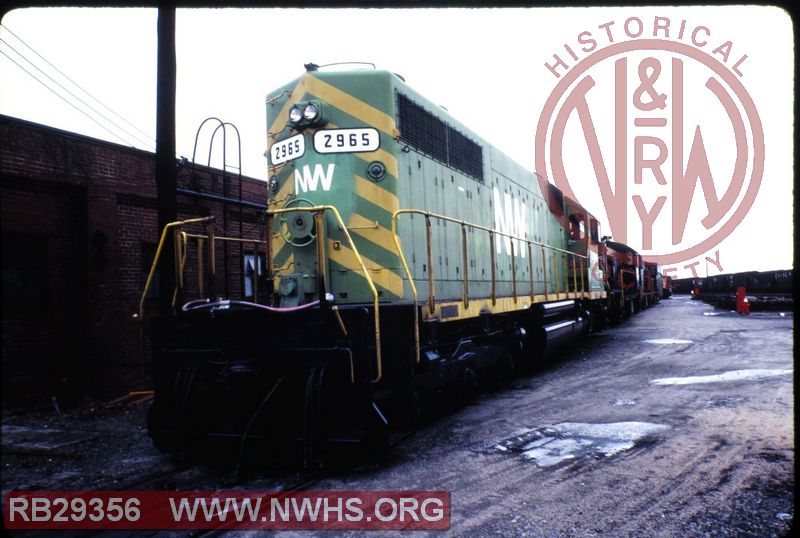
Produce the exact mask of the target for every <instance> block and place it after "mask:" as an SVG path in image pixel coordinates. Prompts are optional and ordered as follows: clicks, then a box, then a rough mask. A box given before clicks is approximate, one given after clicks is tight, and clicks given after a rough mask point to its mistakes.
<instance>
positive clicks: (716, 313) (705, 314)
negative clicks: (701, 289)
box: [703, 312, 723, 316]
mask: <svg viewBox="0 0 800 538" xmlns="http://www.w3.org/2000/svg"><path fill="white" fill-rule="evenodd" d="M722 314H723V313H722V312H703V315H704V316H721V315H722Z"/></svg>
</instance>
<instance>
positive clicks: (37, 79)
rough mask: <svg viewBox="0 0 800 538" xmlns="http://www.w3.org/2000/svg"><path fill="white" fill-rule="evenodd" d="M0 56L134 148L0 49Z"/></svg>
mask: <svg viewBox="0 0 800 538" xmlns="http://www.w3.org/2000/svg"><path fill="white" fill-rule="evenodd" d="M0 54H2V55H3V56H5V57H6V58H8V59H9V60H10V61H11V62H12V63H13V64H14V65H16V66H17V67H19V68H20V69H22V70H23V71H24V72H25V73H27V74H28V75H29V76H30V77H32V78H33V79H34V80H35V81H36V82H38V83H39V84H41V85H42V86H44V87H45V88H47V89H48V90H50V91H51V92H53V93H54V94H55V95H56V97H58V98H60V99H61V100H62V101H64V102H65V103H67V104H68V105H69V106H71V107H72V108H74V109H75V110H77V111H78V112H80V113H81V114H83V115H84V116H86V117H87V118H89V119H90V120H92V121H93V122H95V123H96V124H97V125H99V126H100V127H101V128H102V129H104V130H105V131H106V132H108V133H109V134H111V135H112V136H114V137H116V138H118V139H119V140H121V141H122V142H124V143H125V144H127V145H129V146H131V147H134V146H133V144H131V143H130V142H129V141H127V140H125V139H124V138H122V137H121V136H120V135H118V134H117V133H115V132H113V131H112V130H111V129H109V128H108V127H106V126H105V125H103V124H102V123H100V122H99V121H97V119H96V118H94V117H92V115H91V114H89V113H88V112H86V111H85V110H82V109H81V108H79V107H78V106H76V105H75V103H72V102H71V101H69V100H68V99H67V98H66V97H64V96H63V95H61V94H60V93H58V92H57V91H55V90H54V89H53V88H51V87H50V86H48V85H47V83H46V82H44V81H43V80H41V79H40V78H39V77H37V76H36V75H34V74H33V73H31V72H30V71H28V70H27V69H25V67H23V66H22V65H20V64H19V63H18V62H17V61H16V60H15V59H14V58H12V57H11V56H9V55H8V54H6V52H5V51H4V50H2V49H0Z"/></svg>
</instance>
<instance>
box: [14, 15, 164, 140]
mask: <svg viewBox="0 0 800 538" xmlns="http://www.w3.org/2000/svg"><path fill="white" fill-rule="evenodd" d="M0 27H2V28H5V29H6V31H7V32H8V33H9V34H11V35H13V36H14V37H15V38H16V39H17V41H19V42H20V43H22V44H23V45H25V46H26V47H27V48H28V49H30V51H31V52H33V53H34V54H35V55H36V56H38V57H39V58H41V59H42V61H43V62H45V63H46V64H47V65H49V66H50V67H52V68H53V69H54V70H55V71H56V72H57V73H58V74H59V75H61V76H62V77H64V78H65V79H67V80H68V81H70V82H71V83H72V84H73V85H74V86H75V87H76V88H78V89H79V90H81V91H82V92H83V93H85V94H86V95H87V96H89V97H90V98H91V99H92V100H93V101H95V102H96V103H97V104H99V105H100V106H102V107H103V108H104V109H106V110H107V111H109V112H111V113H112V114H114V116H116V117H117V118H119V119H120V120H122V121H123V122H125V123H126V124H127V125H129V126H130V127H131V128H133V129H134V130H135V131H137V132H138V133H139V134H141V135H144V136H145V137H146V138H147V139H148V140H150V141H152V142H155V139H153V137H151V136H150V135H149V134H147V133H145V132H144V131H142V130H141V129H139V128H138V127H137V126H136V125H134V124H133V123H131V122H130V121H128V120H127V119H126V118H125V117H123V116H122V115H120V114H118V113H117V112H115V111H114V110H113V109H111V108H110V107H108V106H107V105H106V104H105V103H103V102H102V101H101V100H100V99H98V98H97V97H95V96H94V95H92V94H91V92H89V90H87V89H86V88H84V87H82V86H81V85H80V84H78V83H77V82H75V81H74V80H72V79H71V78H70V77H69V75H67V74H66V73H64V72H63V71H61V70H60V69H59V68H58V67H56V66H55V65H53V64H52V63H51V62H50V61H49V60H48V59H47V58H45V57H44V56H42V55H41V54H39V53H38V52H37V51H36V49H34V48H33V47H31V46H30V45H28V43H26V42H25V41H24V40H23V39H22V38H21V37H19V36H18V35H17V34H15V33H14V32H13V31H12V30H11V28H9V27H8V26H6V25H5V24H3V23H1V22H0ZM139 140H141V139H139Z"/></svg>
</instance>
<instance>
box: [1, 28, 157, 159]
mask: <svg viewBox="0 0 800 538" xmlns="http://www.w3.org/2000/svg"><path fill="white" fill-rule="evenodd" d="M0 43H4V44H5V45H6V46H7V47H8V48H10V49H11V50H12V51H14V52H15V53H16V54H17V55H18V56H19V57H20V58H22V59H23V60H25V61H26V62H28V63H29V64H30V65H31V66H32V67H33V68H34V69H36V70H37V71H39V72H40V73H41V74H43V75H44V76H45V77H47V78H48V79H49V80H50V81H52V82H53V83H54V84H56V85H57V86H58V87H59V88H61V89H62V90H64V91H65V92H67V93H68V94H69V95H70V96H72V97H73V98H74V99H76V100H77V101H78V102H80V103H81V104H82V105H84V106H85V107H87V108H89V110H91V111H92V112H94V113H95V114H97V115H98V116H100V117H101V118H103V119H104V120H106V121H107V122H108V123H110V124H111V125H113V126H114V127H116V128H117V129H119V130H120V131H122V132H123V133H125V134H126V135H128V136H129V137H131V138H133V139H134V140H136V141H138V142H139V143H145V144H147V143H146V142H145V141H143V140H142V139H140V138H139V137H137V136H136V135H134V134H133V133H131V132H129V131H128V130H126V129H125V128H124V127H122V126H120V125H119V124H117V123H116V122H115V121H113V120H112V119H110V118H109V117H107V116H106V115H105V114H103V113H102V112H100V111H99V110H97V109H96V108H94V107H93V106H92V105H90V104H89V103H87V102H86V101H84V100H83V99H81V98H80V97H78V96H77V95H75V94H74V93H72V92H71V91H70V90H69V88H66V87H64V85H63V84H61V83H60V82H58V81H57V80H56V79H54V78H53V77H51V76H50V75H48V74H47V73H45V72H44V71H43V70H42V69H41V68H40V67H39V66H37V65H36V64H34V63H33V62H31V61H30V60H29V59H28V58H26V57H25V55H24V54H22V53H21V52H19V51H18V50H17V49H15V48H14V47H13V46H12V45H11V43H9V42H8V41H6V40H4V39H3V38H0ZM6 57H9V56H8V55H7V54H6ZM15 63H16V62H15ZM17 65H18V66H19V64H17ZM40 82H41V81H40ZM126 143H128V141H126Z"/></svg>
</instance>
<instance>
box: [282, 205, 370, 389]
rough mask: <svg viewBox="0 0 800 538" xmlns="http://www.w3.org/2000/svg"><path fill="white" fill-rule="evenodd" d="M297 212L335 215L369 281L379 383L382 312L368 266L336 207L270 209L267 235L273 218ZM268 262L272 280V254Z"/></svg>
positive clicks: (318, 239)
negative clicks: (327, 212) (328, 212)
mask: <svg viewBox="0 0 800 538" xmlns="http://www.w3.org/2000/svg"><path fill="white" fill-rule="evenodd" d="M297 211H307V212H309V213H314V214H315V219H317V216H316V215H317V214H322V213H324V212H325V211H330V212H331V213H333V216H334V217H335V218H336V223H337V224H338V225H339V229H340V230H341V231H342V233H344V236H345V238H346V239H347V243H348V245H349V246H350V249H351V250H352V251H353V255H354V256H355V258H356V261H357V262H358V265H359V266H360V267H361V271H362V272H363V273H364V278H365V279H366V280H367V284H368V285H369V289H370V291H371V292H372V301H373V307H374V310H375V314H374V317H375V370H376V374H375V379H373V380H372V381H371V382H372V383H377V382H379V381H380V380H381V378H382V377H383V363H382V359H381V332H380V312H379V309H378V290H377V288H376V287H375V283H374V282H372V278H370V276H369V271H368V270H367V266H366V265H365V264H364V260H363V259H362V258H361V255H360V254H359V253H358V249H357V248H356V245H355V243H354V242H353V238H352V237H351V236H350V232H348V231H347V226H345V224H344V221H343V220H342V216H341V215H340V214H339V211H338V210H337V209H336V207H334V206H332V205H318V206H311V207H303V208H300V209H298V208H297V207H286V208H281V209H268V210H267V211H266V214H267V233H269V230H270V227H269V224H270V221H271V218H272V217H273V216H275V215H280V214H282V213H293V212H297ZM317 222H318V223H319V222H322V221H321V219H319V220H317ZM317 234H318V237H317V241H320V240H321V238H324V233H322V231H321V227H319V226H318V227H317ZM267 246H268V247H269V243H268V244H267ZM323 248H324V247H320V246H318V247H317V256H322V254H323V252H324V250H323ZM270 251H271V249H270ZM323 257H324V256H323ZM266 261H267V269H268V271H269V275H268V278H272V259H271V253H270V255H269V257H268V259H267V260H266ZM318 263H319V267H320V270H322V269H323V267H324V265H323V264H324V260H322V259H320V260H318ZM321 278H323V279H324V278H325V276H324V275H322V276H321ZM320 299H323V297H320Z"/></svg>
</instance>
